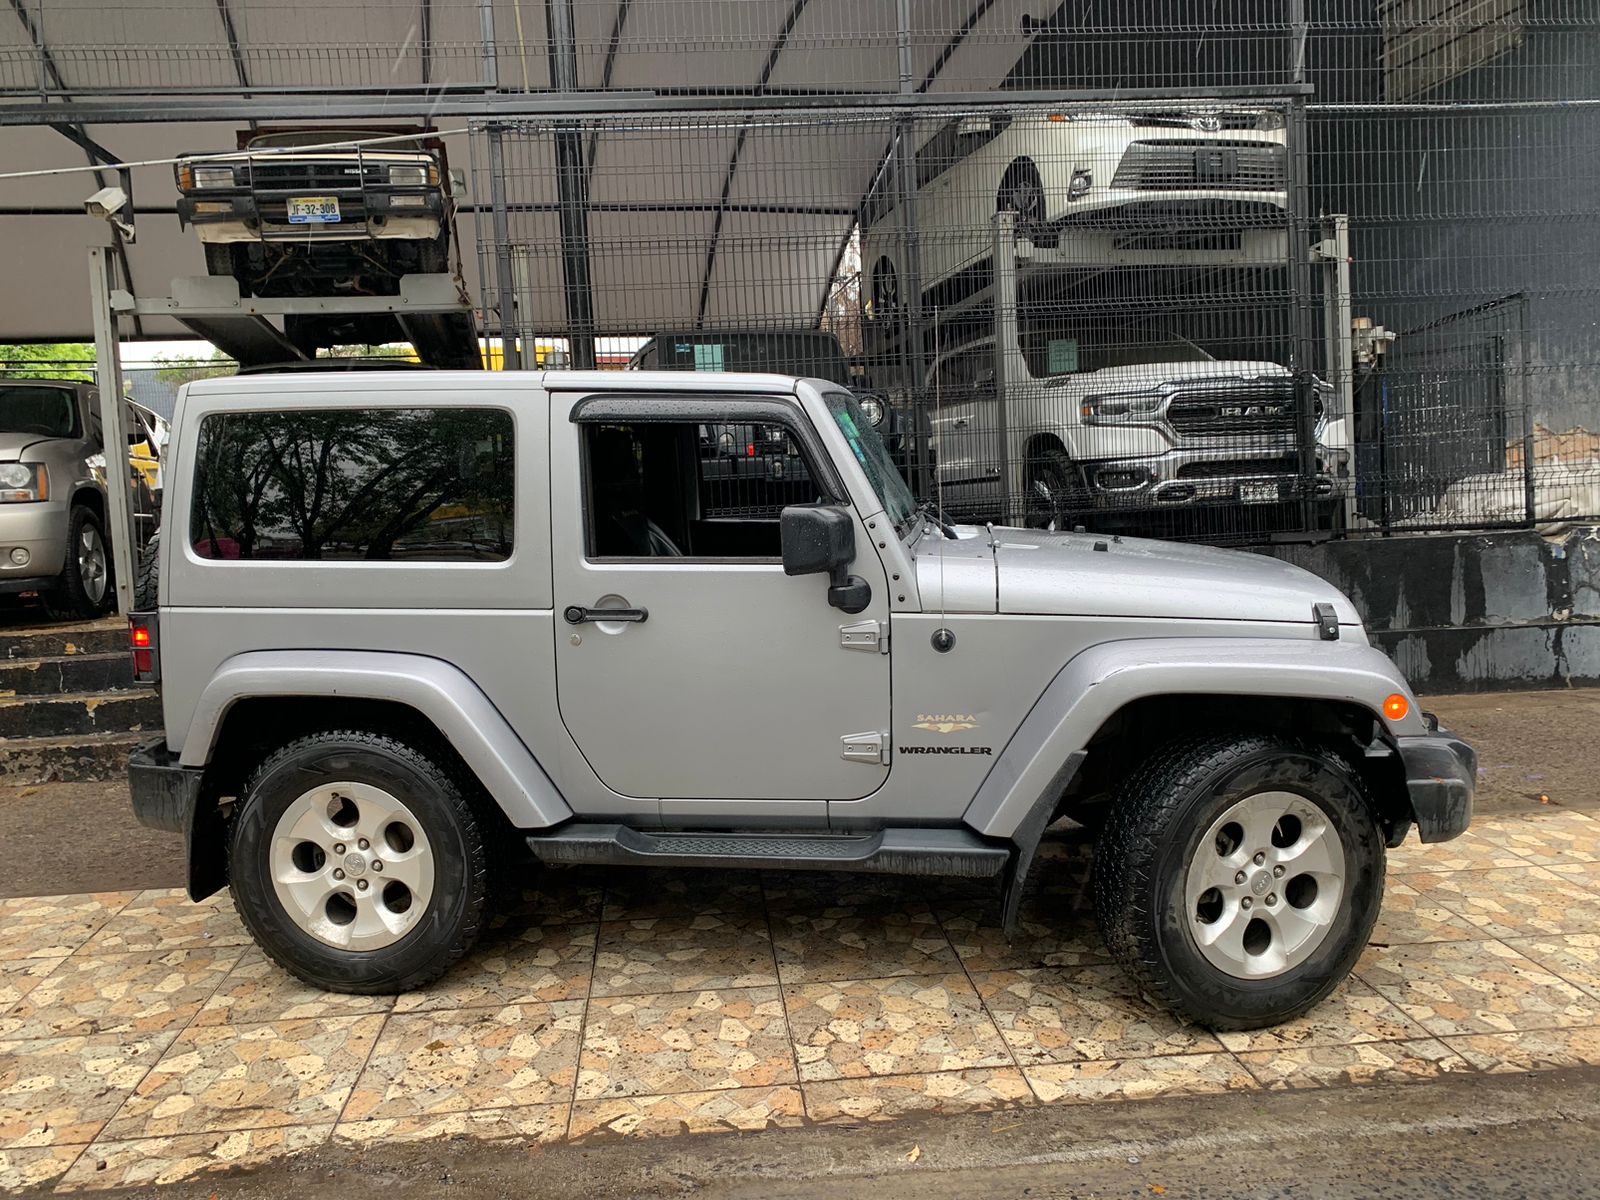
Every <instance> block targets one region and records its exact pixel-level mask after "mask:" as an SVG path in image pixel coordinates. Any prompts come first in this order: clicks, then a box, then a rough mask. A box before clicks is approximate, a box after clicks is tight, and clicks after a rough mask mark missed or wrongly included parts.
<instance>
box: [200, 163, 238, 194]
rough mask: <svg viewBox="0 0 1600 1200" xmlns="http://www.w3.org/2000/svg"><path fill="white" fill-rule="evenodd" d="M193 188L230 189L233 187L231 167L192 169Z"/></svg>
mask: <svg viewBox="0 0 1600 1200" xmlns="http://www.w3.org/2000/svg"><path fill="white" fill-rule="evenodd" d="M194 186H195V188H196V189H199V188H231V187H232V186H233V168H232V167H196V168H195V169H194Z"/></svg>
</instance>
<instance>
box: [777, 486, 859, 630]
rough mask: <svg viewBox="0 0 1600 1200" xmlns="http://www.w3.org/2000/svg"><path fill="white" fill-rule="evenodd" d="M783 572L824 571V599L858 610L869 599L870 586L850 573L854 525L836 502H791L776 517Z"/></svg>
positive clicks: (853, 551) (854, 542)
mask: <svg viewBox="0 0 1600 1200" xmlns="http://www.w3.org/2000/svg"><path fill="white" fill-rule="evenodd" d="M778 530H779V534H780V538H781V541H782V544H783V573H784V574H785V575H827V577H828V603H829V604H831V605H833V606H834V607H835V608H838V609H842V610H844V611H845V612H847V613H858V612H860V611H861V610H862V609H864V608H866V607H867V605H868V604H870V603H871V602H872V588H871V586H870V585H869V584H868V583H867V581H866V580H865V579H862V578H861V577H860V576H859V575H850V574H848V573H847V572H848V571H849V568H850V564H851V563H852V562H854V561H855V557H856V527H855V522H854V521H852V520H851V518H850V512H849V510H848V509H845V508H842V507H840V506H839V505H836V504H791V505H789V507H787V508H785V509H784V510H783V513H782V514H781V516H780V517H779V519H778Z"/></svg>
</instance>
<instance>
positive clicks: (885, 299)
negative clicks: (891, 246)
mask: <svg viewBox="0 0 1600 1200" xmlns="http://www.w3.org/2000/svg"><path fill="white" fill-rule="evenodd" d="M872 315H873V318H874V319H875V320H878V321H892V320H895V319H897V318H898V317H899V316H900V277H899V275H897V274H896V273H895V269H894V263H892V262H890V261H889V256H888V255H887V254H885V255H883V256H882V257H880V258H879V259H878V261H877V262H876V263H874V264H873V267H872Z"/></svg>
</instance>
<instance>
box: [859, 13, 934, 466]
mask: <svg viewBox="0 0 1600 1200" xmlns="http://www.w3.org/2000/svg"><path fill="white" fill-rule="evenodd" d="M895 48H896V52H897V54H898V59H899V75H900V85H899V92H900V95H902V96H910V95H914V94H915V92H916V88H917V83H916V75H915V67H914V65H913V64H914V60H913V58H912V45H911V0H896V3H895ZM893 144H894V175H895V192H896V197H895V199H896V203H897V206H898V207H899V209H900V213H901V217H902V219H903V221H904V227H905V255H904V261H903V263H902V266H903V267H904V268H905V270H904V271H903V272H902V275H901V278H900V280H899V288H900V357H901V364H902V367H903V369H904V370H905V371H906V373H907V374H908V375H909V376H910V378H911V386H910V388H909V391H910V393H911V396H912V406H911V437H912V443H911V478H912V486H913V488H914V489H915V490H916V492H917V493H918V494H919V495H923V496H931V495H933V463H932V462H930V461H929V457H928V455H929V451H930V450H931V449H932V447H931V446H930V445H929V444H928V441H927V439H926V438H924V437H923V436H922V430H923V428H924V425H923V422H922V421H920V420H919V419H918V418H919V416H927V417H928V421H927V424H926V428H928V429H930V430H931V429H932V428H933V421H932V417H931V414H929V413H928V412H927V409H928V407H929V402H930V398H929V397H928V396H927V394H926V392H925V389H926V387H927V381H928V379H927V377H928V356H927V345H926V339H925V337H924V326H925V325H926V324H927V312H926V311H925V310H924V309H923V307H922V230H921V226H920V224H919V222H918V219H917V147H916V122H915V121H914V120H913V119H912V118H910V117H906V116H902V117H899V118H897V119H896V121H895V131H894V143H893ZM862 269H863V271H865V272H867V273H868V274H867V278H868V279H869V280H870V279H871V274H870V270H871V268H870V267H869V266H868V264H866V263H863V264H862Z"/></svg>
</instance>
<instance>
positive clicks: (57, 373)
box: [0, 342, 94, 383]
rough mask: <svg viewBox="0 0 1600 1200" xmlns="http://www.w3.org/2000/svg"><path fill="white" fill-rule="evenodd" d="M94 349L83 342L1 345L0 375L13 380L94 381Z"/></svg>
mask: <svg viewBox="0 0 1600 1200" xmlns="http://www.w3.org/2000/svg"><path fill="white" fill-rule="evenodd" d="M93 368H94V347H93V346H90V345H89V344H88V343H86V342H19V343H14V344H12V345H0V373H3V374H5V375H9V376H12V377H13V378H31V379H76V380H79V381H80V382H82V383H93V382H94V369H93Z"/></svg>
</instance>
